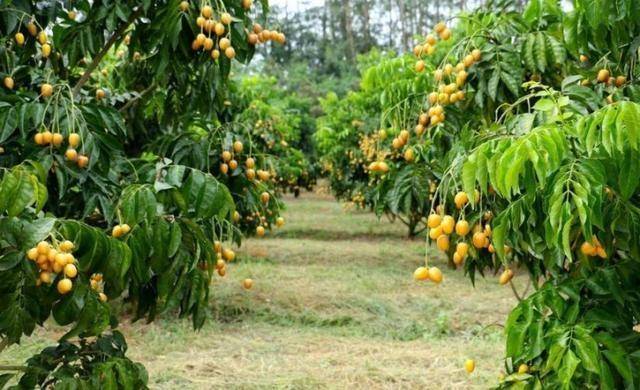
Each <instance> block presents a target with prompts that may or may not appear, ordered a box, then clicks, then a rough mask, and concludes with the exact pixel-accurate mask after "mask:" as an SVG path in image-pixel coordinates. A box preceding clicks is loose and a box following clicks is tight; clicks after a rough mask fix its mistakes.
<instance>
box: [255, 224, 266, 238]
mask: <svg viewBox="0 0 640 390" xmlns="http://www.w3.org/2000/svg"><path fill="white" fill-rule="evenodd" d="M264 233H265V231H264V227H262V226H258V227H257V228H256V235H257V236H258V237H263V236H264Z"/></svg>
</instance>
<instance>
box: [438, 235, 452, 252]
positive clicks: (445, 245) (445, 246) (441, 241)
mask: <svg viewBox="0 0 640 390" xmlns="http://www.w3.org/2000/svg"><path fill="white" fill-rule="evenodd" d="M436 246H437V247H438V249H440V250H441V251H443V252H446V251H448V250H449V236H447V235H446V234H443V235H441V236H440V237H438V240H437V241H436Z"/></svg>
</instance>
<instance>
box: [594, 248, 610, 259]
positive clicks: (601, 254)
mask: <svg viewBox="0 0 640 390" xmlns="http://www.w3.org/2000/svg"><path fill="white" fill-rule="evenodd" d="M596 254H597V255H598V257H600V258H602V259H606V258H607V252H606V251H605V250H604V248H603V247H601V246H598V247H597V248H596Z"/></svg>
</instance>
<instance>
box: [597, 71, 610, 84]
mask: <svg viewBox="0 0 640 390" xmlns="http://www.w3.org/2000/svg"><path fill="white" fill-rule="evenodd" d="M609 76H610V73H609V71H608V70H607V69H600V71H599V72H598V76H597V78H598V81H599V82H601V83H606V82H607V81H609Z"/></svg>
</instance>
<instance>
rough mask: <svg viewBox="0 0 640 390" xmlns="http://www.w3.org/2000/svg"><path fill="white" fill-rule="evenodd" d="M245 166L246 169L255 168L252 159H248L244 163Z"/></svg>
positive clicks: (254, 162)
mask: <svg viewBox="0 0 640 390" xmlns="http://www.w3.org/2000/svg"><path fill="white" fill-rule="evenodd" d="M245 165H246V167H247V168H253V167H255V166H256V161H255V160H254V159H253V158H252V157H249V158H248V159H247V161H246V162H245Z"/></svg>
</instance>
